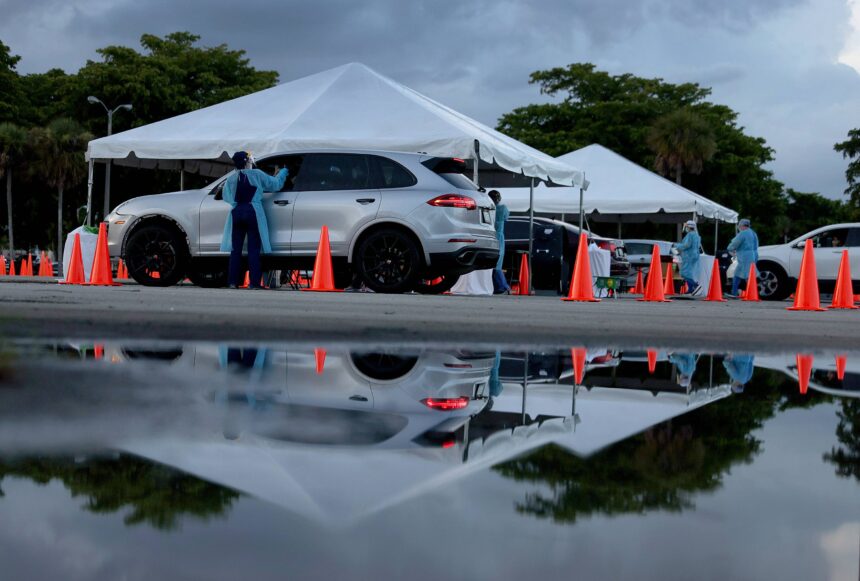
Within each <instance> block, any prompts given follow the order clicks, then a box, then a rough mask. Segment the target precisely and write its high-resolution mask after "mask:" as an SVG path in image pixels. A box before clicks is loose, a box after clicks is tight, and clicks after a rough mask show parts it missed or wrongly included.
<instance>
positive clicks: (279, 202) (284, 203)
mask: <svg viewBox="0 0 860 581" xmlns="http://www.w3.org/2000/svg"><path fill="white" fill-rule="evenodd" d="M289 204H290V201H289V200H275V205H276V206H288V205H289Z"/></svg>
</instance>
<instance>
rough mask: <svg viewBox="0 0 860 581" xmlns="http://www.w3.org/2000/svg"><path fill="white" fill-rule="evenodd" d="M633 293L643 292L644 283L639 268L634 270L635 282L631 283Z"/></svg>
mask: <svg viewBox="0 0 860 581" xmlns="http://www.w3.org/2000/svg"><path fill="white" fill-rule="evenodd" d="M633 294H634V295H641V294H645V283H644V282H642V269H641V268H640V269H639V270H638V271H637V272H636V284H635V285H633Z"/></svg>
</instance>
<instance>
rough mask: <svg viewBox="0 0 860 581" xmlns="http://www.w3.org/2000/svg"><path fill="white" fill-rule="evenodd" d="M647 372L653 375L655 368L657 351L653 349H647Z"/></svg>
mask: <svg viewBox="0 0 860 581" xmlns="http://www.w3.org/2000/svg"><path fill="white" fill-rule="evenodd" d="M647 355H648V373H650V374H651V375H654V371H656V369H657V351H656V350H654V349H648V351H647Z"/></svg>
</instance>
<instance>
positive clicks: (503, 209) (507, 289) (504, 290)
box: [488, 190, 511, 295]
mask: <svg viewBox="0 0 860 581" xmlns="http://www.w3.org/2000/svg"><path fill="white" fill-rule="evenodd" d="M488 195H489V196H490V199H491V200H493V203H494V204H495V205H496V224H495V227H496V240H498V241H499V260H498V262H496V268H494V269H493V294H497V295H500V294H511V286H510V285H509V284H508V280H507V279H506V278H505V273H504V272H503V271H502V263H503V262H504V260H505V222H507V221H508V217H509V216H510V215H511V211H510V210H508V207H507V206H506V205H504V204H503V203H502V194H500V193H499V191H498V190H492V191H491V192H490V193H489V194H488Z"/></svg>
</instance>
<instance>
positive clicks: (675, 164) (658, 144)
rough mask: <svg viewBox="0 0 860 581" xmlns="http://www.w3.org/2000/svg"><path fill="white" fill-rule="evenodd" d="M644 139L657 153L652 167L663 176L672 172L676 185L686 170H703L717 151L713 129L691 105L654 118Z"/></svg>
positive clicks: (695, 172) (697, 171) (693, 172)
mask: <svg viewBox="0 0 860 581" xmlns="http://www.w3.org/2000/svg"><path fill="white" fill-rule="evenodd" d="M647 143H648V147H650V148H651V151H653V152H654V153H655V154H656V156H657V157H656V159H655V160H654V168H655V169H656V170H657V171H658V172H659V173H660V174H661V175H664V176H669V175H672V174H674V176H675V183H677V184H678V185H681V176H682V175H683V173H684V172H685V171H686V172H688V173H692V174H699V173H702V167H703V166H704V163H705V162H706V161H709V160H710V159H711V158H712V157H714V154H715V153H716V152H717V142H716V139H715V138H714V131H713V129H711V126H710V125H709V124H708V122H707V121H705V120H704V119H703V118H701V117H700V116H699V115H697V114H696V113H695V112H694V111H692V110H690V109H677V110H675V111H672V112H671V113H668V114H666V115H664V116H663V117H660V118H659V119H657V121H655V122H654V125H653V126H652V127H651V131H650V132H649V134H648V137H647Z"/></svg>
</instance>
